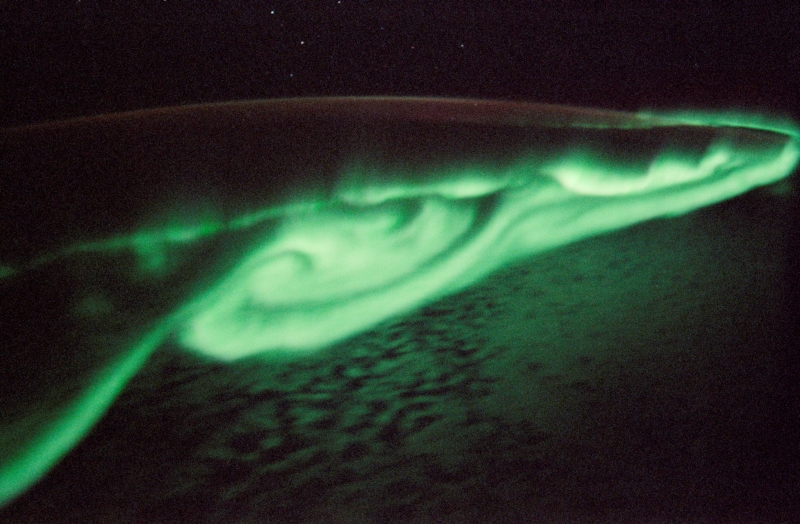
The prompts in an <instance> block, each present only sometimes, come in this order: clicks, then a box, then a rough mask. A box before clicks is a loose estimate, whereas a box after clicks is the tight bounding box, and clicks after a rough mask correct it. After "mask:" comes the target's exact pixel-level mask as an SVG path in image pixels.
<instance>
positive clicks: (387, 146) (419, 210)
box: [0, 98, 800, 505]
mask: <svg viewBox="0 0 800 524" xmlns="http://www.w3.org/2000/svg"><path fill="white" fill-rule="evenodd" d="M0 154H1V155H2V156H0V158H1V159H2V166H3V168H2V169H3V174H2V176H3V178H2V182H1V183H2V187H3V188H4V191H8V192H9V193H10V196H7V197H5V198H4V199H3V206H4V207H3V212H2V213H0V262H2V263H0V285H2V295H1V296H0V300H1V301H2V302H0V304H2V306H0V307H2V308H3V311H4V314H3V331H4V332H6V333H10V335H8V337H7V339H6V344H8V346H7V347H8V349H7V350H5V351H6V354H7V356H6V359H5V360H4V364H3V368H4V369H3V377H2V378H3V379H4V386H3V391H2V394H3V408H2V410H0V416H2V418H1V419H0V430H1V431H2V433H1V435H2V436H0V505H2V504H7V503H8V502H10V501H11V500H13V499H14V498H15V497H16V496H18V495H19V494H20V493H22V492H23V491H24V490H26V489H27V488H28V487H30V486H31V485H32V484H33V483H34V482H36V481H37V480H38V479H39V478H41V477H42V476H43V475H44V474H46V473H47V471H48V470H49V469H50V468H51V467H52V466H53V465H54V464H55V463H56V462H57V461H58V460H59V459H60V458H61V457H63V456H64V455H65V454H66V453H67V452H68V451H69V450H70V449H71V448H72V447H73V446H74V445H75V444H76V443H77V442H78V441H79V440H80V439H81V438H82V437H83V436H84V435H85V434H86V433H87V432H88V431H89V429H90V428H91V427H92V426H93V425H94V423H95V422H96V421H97V420H98V419H99V418H100V417H101V416H102V415H103V413H104V412H105V410H106V409H107V408H108V406H109V405H110V404H111V403H112V402H113V401H114V399H115V398H116V396H117V395H118V394H119V392H120V391H121V390H122V388H123V387H124V386H125V384H126V383H127V381H128V380H129V379H130V378H131V377H132V376H133V375H134V374H135V373H136V372H137V371H138V370H139V369H140V368H141V366H142V365H143V364H144V362H145V361H146V360H147V358H148V357H149V356H150V355H151V354H152V352H153V351H155V350H156V349H157V348H158V347H159V345H161V344H162V343H163V342H164V341H165V340H166V339H167V338H169V337H172V338H174V339H175V340H177V341H178V342H179V344H180V345H181V346H183V347H184V348H186V349H187V350H188V351H193V352H196V353H198V354H200V355H202V356H204V357H207V358H209V359H214V360H220V361H233V360H237V359H242V358H247V357H257V358H263V359H267V360H269V359H277V358H280V359H291V358H302V357H303V355H306V354H308V352H311V351H319V350H322V349H324V348H326V347H328V346H330V345H332V344H334V343H336V342H339V341H342V340H345V339H347V338H348V337H351V336H354V335H356V334H359V333H362V332H364V331H367V330H369V329H372V328H374V327H375V326H378V325H380V324H381V323H383V322H386V321H387V320H390V319H393V318H397V317H399V316H402V315H404V314H407V313H410V312H412V311H414V310H416V309H418V308H420V307H421V306H424V305H426V304H430V303H431V302H433V301H435V300H437V299H440V298H442V297H445V296H448V295H451V294H453V293H456V292H458V291H461V290H463V289H465V288H467V287H469V286H471V285H473V284H475V283H477V282H479V281H481V280H482V279H483V278H485V277H487V276H489V275H491V274H492V273H494V272H496V271H498V270H500V269H502V268H505V267H508V266H509V265H511V264H513V263H515V262H517V261H519V260H521V259H523V258H525V257H529V256H532V255H535V254H537V253H542V252H546V251H549V250H553V249H556V248H558V247H560V246H564V245H567V244H570V243H573V242H576V241H579V240H581V239H585V238H588V237H591V236H595V235H600V234H603V233H606V232H610V231H614V230H618V229H621V228H625V227H628V226H631V225H633V224H637V223H640V222H643V221H647V220H651V219H655V218H660V217H671V216H678V215H682V214H685V213H688V212H691V211H693V210H695V209H698V208H701V207H703V206H708V205H711V204H714V203H717V202H720V201H723V200H725V199H729V198H732V197H735V196H737V195H741V194H743V193H745V192H747V191H749V190H751V189H753V188H756V187H759V186H765V185H769V184H773V183H775V182H778V181H780V180H781V179H783V178H785V177H787V176H788V175H790V174H791V173H792V172H793V170H794V169H795V167H796V165H797V163H798V158H800V132H798V130H797V128H796V127H794V126H793V125H792V124H790V123H782V122H779V121H776V120H770V119H763V118H759V117H753V116H745V115H732V114H713V113H709V114H703V113H699V112H698V113H685V114H677V113H676V114H650V113H640V114H626V113H616V112H610V111H597V110H582V109H575V108H569V107H558V106H544V105H537V104H525V103H514V102H484V101H472V100H446V99H414V98H332V99H287V100H275V101H255V102H240V103H228V104H213V105H205V106H186V107H179V108H169V109H157V110H148V111H143V112H136V113H126V114H120V115H110V116H101V117H92V118H85V119H78V120H74V121H67V122H55V123H46V124H40V125H33V126H28V127H23V128H14V129H6V130H2V131H0ZM9 188H12V189H9ZM54 289H55V290H57V292H55V291H53V290H54ZM9 311H14V312H15V313H14V314H9V313H8V312H9Z"/></svg>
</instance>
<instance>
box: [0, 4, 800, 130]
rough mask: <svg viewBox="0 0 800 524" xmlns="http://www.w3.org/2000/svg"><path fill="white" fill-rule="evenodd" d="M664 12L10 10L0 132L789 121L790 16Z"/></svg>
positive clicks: (798, 60) (792, 92)
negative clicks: (178, 116)
mask: <svg viewBox="0 0 800 524" xmlns="http://www.w3.org/2000/svg"><path fill="white" fill-rule="evenodd" d="M666 4H667V2H640V1H628V0H621V1H616V2H610V3H606V2H595V1H592V0H588V1H586V0H584V1H571V0H570V1H564V0H562V1H548V2H519V1H516V2H502V3H501V2H489V3H482V2H446V3H445V2H432V1H424V2H418V1H413V0H406V1H383V2H377V1H355V0H338V1H337V0H330V1H314V2H298V1H245V2H232V1H220V2H205V1H204V2H181V1H175V0H166V1H157V2H153V1H151V2H94V1H89V0H77V1H74V0H73V1H69V2H9V3H8V4H7V7H4V8H3V11H4V12H3V13H2V16H1V17H0V18H1V19H2V21H1V22H0V34H2V41H3V45H2V46H0V48H1V49H0V64H2V71H3V75H2V78H0V89H1V90H2V91H0V93H2V95H1V96H0V103H1V104H2V106H0V107H1V109H0V124H4V125H13V124H21V123H26V122H33V121H42V120H48V119H53V118H63V117H71V116H77V115H89V114H97V113H107V112H116V111H125V110H131V109H140V108H146V107H155V106H166V105H176V104H189V103H199V102H211V101H223V100H232V99H247V98H272V97H293V96H310V95H315V96H317V95H421V96H460V97H478V98H501V99H523V100H530V101H536V102H549V103H560V104H574V105H583V106H593V107H605V108H613V109H626V110H637V109H644V108H648V109H653V108H665V109H683V108H702V109H718V108H728V109H731V108H732V109H748V110H751V111H766V112H769V113H778V114H789V115H795V117H796V115H797V114H798V113H797V93H798V86H799V85H800V67H799V64H800V51H799V50H798V49H800V45H798V44H799V43H800V37H799V36H798V35H799V34H800V29H799V28H800V25H798V24H797V21H798V20H800V4H798V3H797V2H793V1H790V0H785V1H783V2H778V1H772V2H741V3H740V4H741V5H739V6H736V5H735V4H734V5H731V4H726V5H725V6H724V7H722V6H721V4H720V6H717V5H715V4H716V3H714V2H708V1H703V2H691V3H687V5H686V6H681V5H680V4H683V3H674V2H669V4H670V5H671V7H665V5H666ZM56 5H58V7H54V6H56Z"/></svg>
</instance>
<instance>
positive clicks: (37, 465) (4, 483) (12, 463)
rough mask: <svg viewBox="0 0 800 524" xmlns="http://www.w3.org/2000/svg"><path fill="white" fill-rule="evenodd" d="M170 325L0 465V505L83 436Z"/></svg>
mask: <svg viewBox="0 0 800 524" xmlns="http://www.w3.org/2000/svg"><path fill="white" fill-rule="evenodd" d="M170 325H171V321H169V320H168V321H164V322H163V323H162V324H161V325H160V326H159V327H157V328H156V329H154V330H153V331H151V332H150V333H148V334H147V335H146V336H144V337H142V339H141V340H139V341H138V342H137V343H135V344H132V345H131V350H130V351H129V352H127V353H123V356H122V357H121V358H120V359H119V360H118V361H117V362H116V363H115V364H113V365H110V366H109V367H107V368H106V369H105V370H103V371H102V372H101V373H100V374H99V375H98V377H97V378H96V380H94V381H93V383H92V386H91V387H89V388H87V389H86V390H85V391H82V392H81V395H80V397H79V398H78V399H77V400H76V401H75V402H73V403H72V404H70V405H69V407H68V408H67V409H65V410H64V412H62V413H59V414H58V417H57V419H55V421H54V423H53V424H50V425H49V426H47V430H46V431H44V432H42V433H40V434H39V435H38V436H37V437H36V438H35V439H33V440H31V441H30V442H27V443H26V446H25V447H24V452H23V453H19V454H17V455H16V456H15V457H13V458H12V459H11V460H9V461H7V462H5V463H2V464H0V504H2V503H4V502H6V501H8V500H11V499H12V498H14V497H16V496H17V495H19V494H20V493H22V492H23V491H24V490H26V489H27V488H28V487H29V486H31V485H32V484H33V483H34V482H36V481H37V480H38V479H39V478H40V477H41V476H42V475H44V474H45V473H46V472H47V471H48V470H49V469H50V468H52V467H53V465H54V464H55V463H56V462H58V460H59V459H60V458H61V457H62V456H64V454H66V453H67V452H68V451H69V450H70V449H72V448H73V447H74V446H75V444H76V443H77V442H78V441H80V440H81V439H82V438H83V437H84V436H85V435H86V433H87V432H88V431H89V429H91V428H92V426H94V424H95V423H96V422H97V420H98V419H99V418H100V417H101V416H102V415H103V413H105V411H106V409H108V406H109V405H111V403H112V402H113V401H114V399H115V398H117V395H119V393H120V391H122V388H123V387H124V386H125V384H127V382H128V380H130V378H131V377H132V376H133V375H135V374H136V372H137V371H139V369H141V367H142V365H144V363H145V361H147V359H148V357H149V356H150V355H151V354H152V352H153V351H154V350H155V349H156V348H157V347H158V345H159V343H160V342H161V340H162V339H163V338H164V337H165V336H166V334H167V332H168V331H167V329H168V327H169V326H170ZM23 433H24V432H23Z"/></svg>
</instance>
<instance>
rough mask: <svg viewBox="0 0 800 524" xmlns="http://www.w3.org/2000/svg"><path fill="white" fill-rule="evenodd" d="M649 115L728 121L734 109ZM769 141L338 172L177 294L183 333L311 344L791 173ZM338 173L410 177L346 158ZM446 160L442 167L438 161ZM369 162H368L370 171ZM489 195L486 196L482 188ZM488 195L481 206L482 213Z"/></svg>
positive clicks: (208, 345) (203, 341)
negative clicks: (570, 246)
mask: <svg viewBox="0 0 800 524" xmlns="http://www.w3.org/2000/svg"><path fill="white" fill-rule="evenodd" d="M658 122H659V124H658V125H671V124H674V125H709V123H711V124H712V125H719V126H723V127H724V126H733V125H736V123H735V122H732V121H731V120H730V118H722V117H720V118H717V119H713V118H710V119H702V118H698V119H697V120H696V121H691V120H690V119H689V118H686V117H670V118H665V119H662V120H659V121H658ZM747 127H748V128H751V129H752V128H755V129H769V130H772V131H780V132H782V133H784V134H787V135H788V136H791V137H792V139H790V140H787V142H786V145H785V146H784V147H783V148H782V149H781V150H780V151H775V150H772V149H769V148H765V149H756V148H753V147H738V145H737V143H736V142H735V140H732V139H730V138H724V137H723V138H720V139H719V140H717V141H716V142H714V143H713V144H712V145H711V146H710V147H707V148H705V149H704V150H702V151H693V152H691V153H693V154H687V152H685V151H680V152H677V151H669V150H666V151H663V152H662V153H661V154H659V155H658V156H656V157H655V158H654V159H652V161H651V163H650V164H649V165H646V166H638V165H633V164H625V163H619V162H617V163H615V162H613V161H609V160H608V159H606V158H604V157H603V156H602V155H600V154H599V153H597V152H594V151H592V150H591V149H588V148H583V149H581V150H571V151H564V152H563V153H562V154H560V155H559V156H557V157H555V158H552V157H550V158H549V159H548V160H547V161H543V160H542V159H540V158H537V157H536V156H535V155H532V156H527V157H526V156H522V157H521V158H519V159H518V161H517V162H516V163H514V164H512V165H510V166H508V167H505V168H502V169H500V168H492V167H491V166H460V167H453V168H450V169H445V171H446V172H445V173H444V174H443V173H442V172H441V171H438V172H430V173H425V174H424V175H425V176H422V177H420V176H419V174H415V175H416V176H414V177H413V179H415V180H419V179H426V180H430V181H431V183H429V184H424V185H421V184H416V185H415V184H395V185H391V184H385V183H384V184H380V183H376V184H370V183H369V182H366V183H363V184H362V185H352V184H350V185H345V186H343V188H342V190H341V191H340V192H339V193H338V194H337V196H336V197H335V198H334V199H333V200H332V201H330V202H318V203H317V205H308V206H306V207H304V208H301V209H300V210H299V211H298V212H293V213H288V214H286V215H285V216H284V218H283V221H282V223H281V225H280V227H279V230H278V232H277V234H276V235H275V236H273V237H271V238H270V239H269V240H268V241H266V242H265V243H264V244H263V245H261V246H259V247H257V248H255V249H253V250H252V251H251V252H250V254H249V255H247V256H246V257H244V258H243V260H242V261H241V262H240V263H239V264H238V266H237V267H235V268H234V269H233V270H232V271H231V272H230V274H229V275H227V276H226V277H225V278H223V279H222V281H221V282H219V284H218V285H216V286H215V287H214V288H213V289H211V290H210V291H209V292H208V294H206V295H205V296H203V297H200V298H199V299H197V300H196V301H195V302H193V303H191V304H189V305H188V306H187V308H186V316H187V321H186V322H185V324H184V326H183V328H182V330H181V334H180V339H181V341H182V343H183V344H185V345H186V346H188V347H190V348H193V349H195V350H197V351H199V352H201V353H204V354H206V355H209V356H212V357H215V358H218V359H222V360H232V359H237V358H241V357H246V356H249V355H254V354H257V353H263V352H267V351H272V350H313V349H318V348H321V347H325V346H327V345H329V344H331V343H333V342H336V341H339V340H342V339H344V338H346V337H349V336H351V335H354V334H356V333H359V332H362V331H364V330H367V329H369V328H371V327H374V326H375V325H377V324H378V323H380V322H382V321H384V320H386V319H387V318H390V317H393V316H396V315H400V314H403V313H406V312H408V311H411V310H413V309H415V308H417V307H419V306H420V305H422V304H424V303H427V302H430V301H432V300H434V299H437V298H440V297H442V296H445V295H447V294H450V293H453V292H455V291H458V290H460V289H463V288H464V287H466V286H469V285H470V284H472V283H474V282H476V281H478V280H480V279H481V278H483V277H485V276H486V275H488V274H489V273H491V272H493V271H495V270H497V269H498V268H500V267H503V266H504V265H507V264H509V263H511V262H513V261H515V260H517V259H519V258H521V257H525V256H528V255H531V254H535V253H539V252H542V251H545V250H548V249H552V248H555V247H558V246H561V245H564V244H567V243H570V242H574V241H576V240H579V239H582V238H586V237H589V236H592V235H597V234H600V233H603V232H607V231H611V230H614V229H619V228H623V227H626V226H629V225H632V224H635V223H637V222H641V221H644V220H648V219H652V218H655V217H663V216H674V215H679V214H682V213H686V212H689V211H691V210H694V209H697V208H699V207H702V206H706V205H709V204H712V203H715V202H719V201H721V200H724V199H727V198H731V197H733V196H736V195H739V194H741V193H743V192H745V191H748V190H749V189H752V188H753V187H756V186H761V185H767V184H770V183H773V182H775V181H777V180H780V179H781V178H783V177H785V176H787V175H788V174H789V173H791V172H792V170H793V169H794V167H795V165H796V164H797V161H798V156H799V155H800V150H799V149H798V142H797V140H796V137H797V133H796V131H790V130H789V129H790V128H787V127H785V126H784V127H781V126H767V125H764V126H763V127H756V126H755V124H753V121H748V122H747ZM355 166H356V167H353V168H351V171H350V172H347V173H344V174H343V176H342V179H343V180H345V181H347V180H359V181H370V180H387V179H400V180H408V179H410V178H412V177H410V176H405V177H404V176H399V177H387V176H381V175H383V174H382V173H375V169H376V168H374V167H372V168H370V169H371V170H372V171H368V172H359V170H363V169H366V168H365V167H364V166H360V165H358V164H355ZM439 169H441V168H439ZM375 175H377V176H375ZM489 199H492V202H489ZM486 209H490V210H491V211H490V212H489V216H483V215H482V213H485V212H486Z"/></svg>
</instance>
